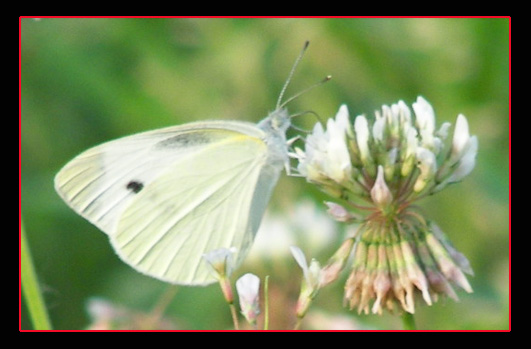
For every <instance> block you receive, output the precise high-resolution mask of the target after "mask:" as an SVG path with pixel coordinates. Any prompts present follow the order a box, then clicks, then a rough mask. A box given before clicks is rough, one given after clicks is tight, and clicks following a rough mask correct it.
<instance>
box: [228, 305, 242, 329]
mask: <svg viewBox="0 0 531 349" xmlns="http://www.w3.org/2000/svg"><path fill="white" fill-rule="evenodd" d="M229 307H230V314H231V315H232V323H233V324H234V329H235V330H239V329H240V326H239V324H238V313H237V311H236V306H235V305H234V303H230V304H229Z"/></svg>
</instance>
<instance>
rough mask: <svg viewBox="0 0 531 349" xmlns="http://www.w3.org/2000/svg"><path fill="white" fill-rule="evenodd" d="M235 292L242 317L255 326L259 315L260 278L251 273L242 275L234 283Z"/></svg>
mask: <svg viewBox="0 0 531 349" xmlns="http://www.w3.org/2000/svg"><path fill="white" fill-rule="evenodd" d="M236 291H237V292H238V297H239V300H240V308H241V312H242V315H243V316H244V317H245V318H246V319H247V321H248V322H249V323H250V324H255V323H256V318H257V316H258V314H260V304H259V291H260V278H259V277H258V276H256V275H254V274H251V273H247V274H245V275H243V276H242V277H240V278H239V279H238V280H237V281H236Z"/></svg>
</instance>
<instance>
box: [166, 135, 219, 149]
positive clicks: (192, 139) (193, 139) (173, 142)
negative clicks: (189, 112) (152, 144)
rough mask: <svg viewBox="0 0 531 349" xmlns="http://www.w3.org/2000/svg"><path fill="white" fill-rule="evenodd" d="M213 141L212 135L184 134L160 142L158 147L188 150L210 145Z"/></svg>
mask: <svg viewBox="0 0 531 349" xmlns="http://www.w3.org/2000/svg"><path fill="white" fill-rule="evenodd" d="M211 140H212V139H211V137H210V135H207V134H201V133H198V132H190V133H182V134H179V135H176V136H173V137H170V138H166V139H165V140H163V141H160V142H158V143H157V144H156V147H157V148H164V149H172V148H186V147H193V146H196V145H201V144H205V143H209V142H210V141H211Z"/></svg>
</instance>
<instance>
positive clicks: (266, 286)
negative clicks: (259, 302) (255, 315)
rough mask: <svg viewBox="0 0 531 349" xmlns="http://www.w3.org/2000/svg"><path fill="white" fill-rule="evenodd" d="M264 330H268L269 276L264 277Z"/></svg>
mask: <svg viewBox="0 0 531 349" xmlns="http://www.w3.org/2000/svg"><path fill="white" fill-rule="evenodd" d="M264 307H265V310H264V330H266V331H267V330H268V329H269V275H266V277H265V282H264Z"/></svg>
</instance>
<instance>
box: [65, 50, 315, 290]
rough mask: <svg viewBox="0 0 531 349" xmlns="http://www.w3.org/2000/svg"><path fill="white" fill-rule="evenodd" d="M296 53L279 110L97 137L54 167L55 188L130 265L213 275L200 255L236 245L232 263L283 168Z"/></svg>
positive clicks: (196, 277) (198, 277)
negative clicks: (251, 118) (255, 117)
mask: <svg viewBox="0 0 531 349" xmlns="http://www.w3.org/2000/svg"><path fill="white" fill-rule="evenodd" d="M306 47H307V44H306V45H305V47H304V48H306ZM303 52H304V49H303V51H302V52H301V55H300V56H299V57H298V59H297V61H296V62H295V64H294V66H293V68H292V71H291V72H290V76H289V78H288V80H287V81H286V84H285V85H284V88H283V89H282V92H281V95H280V97H279V102H278V103H277V109H276V110H275V111H273V112H272V113H270V114H269V115H268V116H267V117H266V118H265V119H264V120H262V121H261V122H259V123H258V124H252V123H247V122H240V121H205V122H195V123H189V124H185V125H181V126H173V127H168V128H162V129H158V130H154V131H149V132H144V133H139V134H135V135H131V136H128V137H124V138H120V139H117V140H114V141H110V142H107V143H104V144H101V145H99V146H96V147H94V148H91V149H89V150H87V151H85V152H83V153H81V154H80V155H78V156H77V157H75V158H74V159H73V160H71V161H70V162H69V163H67V164H66V165H65V166H64V167H63V168H62V169H61V170H60V171H59V173H58V174H57V175H56V177H55V188H56V190H57V192H58V193H59V195H60V196H61V197H62V198H63V200H64V201H65V202H66V203H67V204H68V205H69V206H70V207H71V208H72V209H74V211H76V212H77V213H78V214H80V215H81V216H83V217H85V218H86V219H87V220H89V221H90V222H91V223H93V224H94V225H96V226H97V227H98V228H100V229H101V230H102V231H103V232H105V233H106V234H107V235H109V239H110V241H111V244H112V246H113V247H114V249H115V251H116V252H117V254H118V255H119V256H120V258H121V259H122V260H124V261H125V262H126V263H128V264H129V265H131V266H132V267H133V268H135V269H136V270H138V271H140V272H142V273H145V274H147V275H150V276H152V277H155V278H157V279H161V280H164V281H167V282H170V283H175V284H183V285H206V284H209V283H212V282H214V281H215V280H216V279H215V277H214V276H213V274H212V272H211V270H210V268H209V266H208V265H207V263H206V262H205V261H204V259H203V258H202V256H203V254H205V253H207V252H209V251H212V250H215V249H219V248H232V249H234V248H235V249H234V250H235V251H236V252H235V255H234V256H233V257H234V261H235V265H236V266H237V265H239V264H240V263H241V262H242V261H243V259H244V257H245V256H246V254H247V252H248V250H249V248H250V246H251V244H252V242H253V240H254V236H255V234H256V231H257V230H258V227H259V225H260V221H261V219H262V216H263V213H264V211H265V208H266V206H267V203H268V201H269V199H270V197H271V193H272V191H273V188H274V187H275V185H276V183H277V180H278V178H279V175H280V172H281V171H282V168H283V167H286V168H288V165H289V160H288V146H287V142H286V130H287V129H288V127H289V126H290V117H289V115H288V112H287V110H286V109H285V108H284V107H283V106H284V105H285V103H284V104H282V105H280V100H281V97H282V94H283V92H284V90H285V88H286V86H287V84H288V82H289V80H290V78H291V75H292V74H293V71H294V69H295V67H296V65H297V64H298V62H299V60H300V58H301V57H302V53H303ZM290 100H291V99H290ZM288 101H289V100H288ZM286 103H287V102H286Z"/></svg>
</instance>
